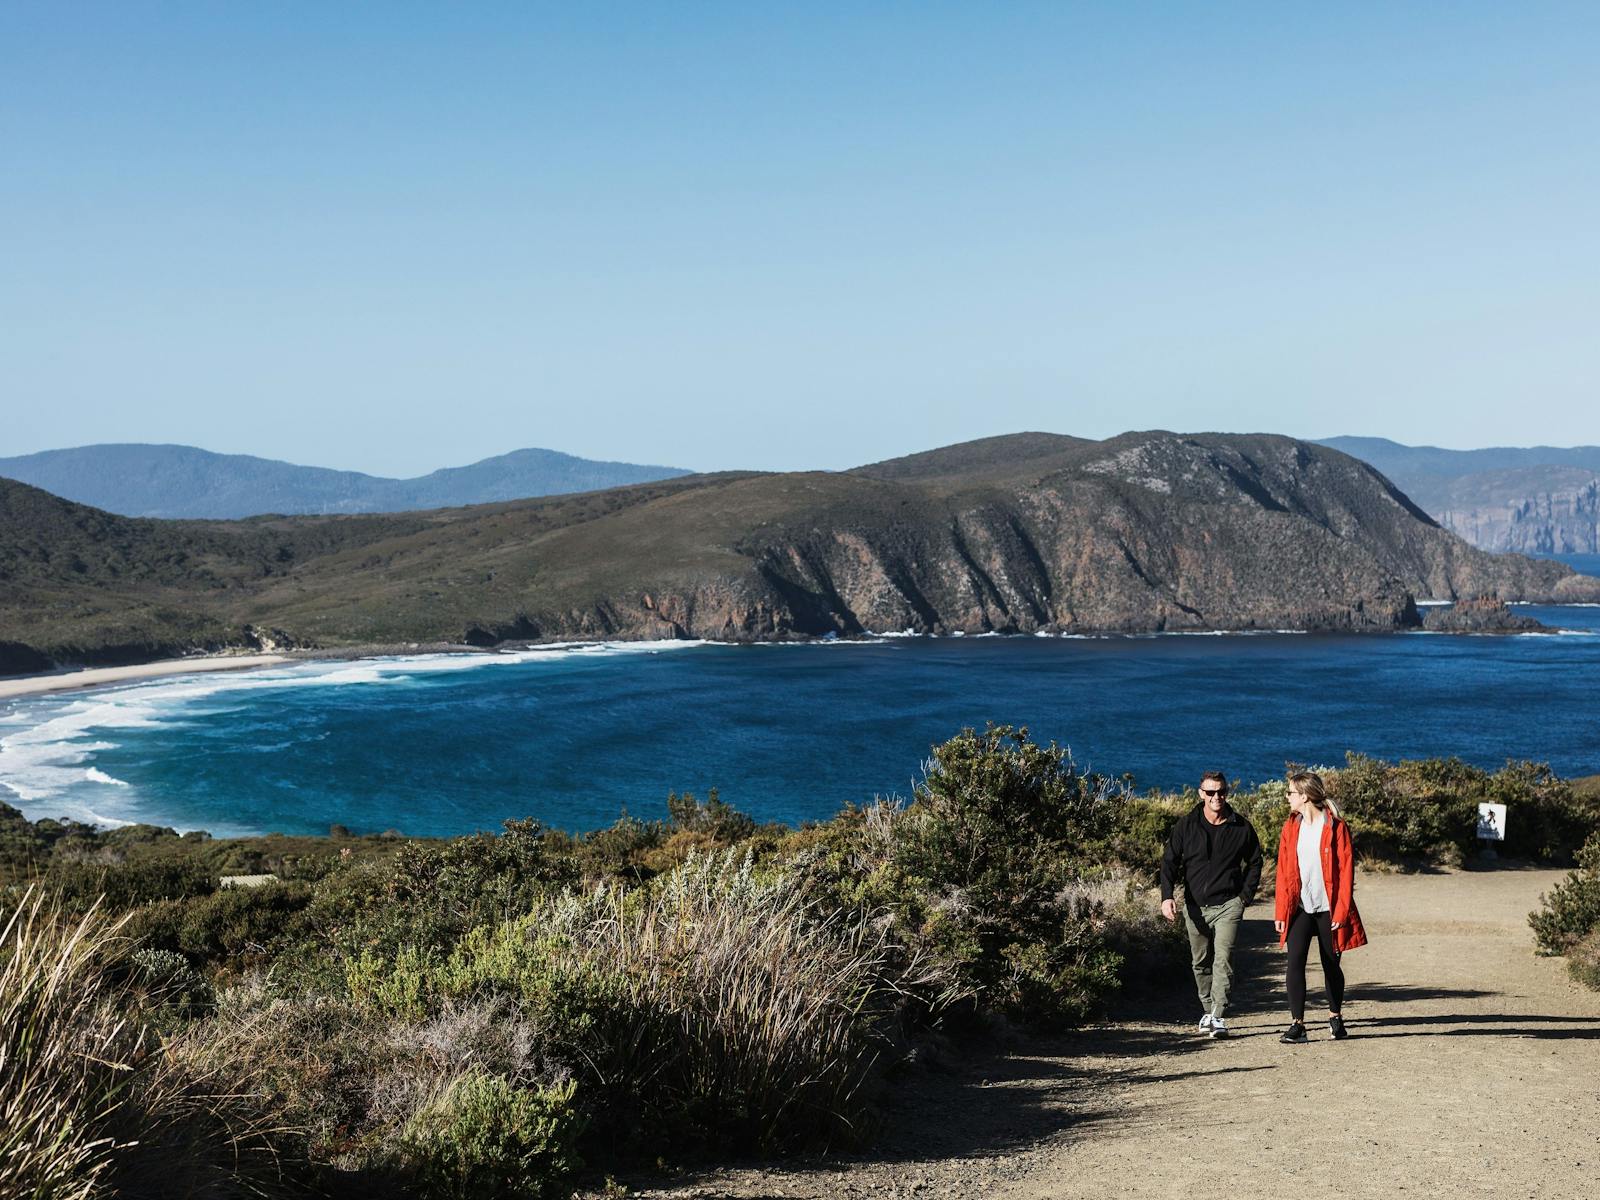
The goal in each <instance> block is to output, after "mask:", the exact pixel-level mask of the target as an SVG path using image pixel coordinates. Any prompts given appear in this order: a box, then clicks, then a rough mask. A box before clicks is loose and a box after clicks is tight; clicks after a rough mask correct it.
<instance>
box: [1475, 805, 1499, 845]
mask: <svg viewBox="0 0 1600 1200" xmlns="http://www.w3.org/2000/svg"><path fill="white" fill-rule="evenodd" d="M1478 837H1479V838H1480V839H1481V840H1483V841H1485V842H1503V841H1505V840H1506V806H1505V805H1504V804H1480V805H1478Z"/></svg>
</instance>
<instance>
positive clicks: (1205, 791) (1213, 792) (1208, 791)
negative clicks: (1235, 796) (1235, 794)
mask: <svg viewBox="0 0 1600 1200" xmlns="http://www.w3.org/2000/svg"><path fill="white" fill-rule="evenodd" d="M1200 794H1201V795H1202V796H1226V795H1227V794H1228V789H1227V788H1201V789H1200Z"/></svg>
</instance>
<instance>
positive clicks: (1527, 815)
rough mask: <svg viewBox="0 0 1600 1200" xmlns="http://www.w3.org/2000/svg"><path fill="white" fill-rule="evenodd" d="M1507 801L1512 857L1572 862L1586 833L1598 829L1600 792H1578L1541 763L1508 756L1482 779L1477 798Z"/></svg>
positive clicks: (1503, 847)
mask: <svg viewBox="0 0 1600 1200" xmlns="http://www.w3.org/2000/svg"><path fill="white" fill-rule="evenodd" d="M1480 798H1481V799H1482V800H1484V801H1487V802H1490V803H1494V804H1504V805H1505V806H1506V826H1507V828H1506V840H1505V842H1504V843H1503V844H1502V845H1501V847H1500V849H1501V851H1502V852H1503V853H1504V854H1506V855H1508V856H1509V857H1511V858H1527V859H1535V860H1538V861H1542V862H1555V863H1570V862H1572V861H1574V856H1575V854H1576V852H1577V851H1578V849H1579V847H1581V846H1582V845H1583V843H1584V839H1585V838H1587V837H1588V836H1589V834H1591V833H1593V832H1596V831H1600V797H1594V796H1590V795H1587V794H1584V793H1581V792H1579V791H1578V790H1577V789H1575V788H1574V787H1573V786H1572V784H1571V783H1569V782H1568V781H1567V780H1565V779H1562V778H1560V777H1559V776H1558V775H1556V774H1555V772H1553V771H1551V769H1550V767H1549V766H1548V765H1547V764H1545V763H1534V762H1516V761H1512V762H1508V763H1506V765H1505V766H1504V767H1503V768H1501V769H1500V770H1499V771H1496V772H1495V773H1494V774H1493V775H1490V776H1488V777H1487V778H1486V779H1485V780H1484V787H1483V791H1482V793H1481V797H1480V796H1474V797H1473V801H1474V809H1476V806H1477V802H1478V800H1479V799H1480Z"/></svg>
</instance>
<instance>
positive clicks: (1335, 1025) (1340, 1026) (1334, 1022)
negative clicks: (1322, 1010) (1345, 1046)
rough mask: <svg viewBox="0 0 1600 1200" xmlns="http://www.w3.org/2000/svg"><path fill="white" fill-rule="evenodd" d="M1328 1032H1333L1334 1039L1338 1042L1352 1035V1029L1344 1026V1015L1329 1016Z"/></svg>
mask: <svg viewBox="0 0 1600 1200" xmlns="http://www.w3.org/2000/svg"><path fill="white" fill-rule="evenodd" d="M1328 1032H1329V1033H1331V1034H1333V1040H1334V1041H1336V1042H1337V1041H1341V1040H1343V1039H1344V1038H1347V1037H1349V1036H1350V1031H1349V1030H1348V1029H1346V1028H1345V1027H1344V1018H1343V1017H1329V1018H1328Z"/></svg>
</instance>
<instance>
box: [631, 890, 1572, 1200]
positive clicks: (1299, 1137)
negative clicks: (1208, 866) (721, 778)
mask: <svg viewBox="0 0 1600 1200" xmlns="http://www.w3.org/2000/svg"><path fill="white" fill-rule="evenodd" d="M1561 876H1562V872H1559V871H1527V870H1504V871H1495V872H1463V873H1457V874H1447V875H1410V876H1397V875H1388V876H1385V875H1375V876H1364V877H1363V878H1362V880H1361V884H1360V887H1359V890H1358V892H1357V896H1358V899H1359V900H1360V903H1361V911H1362V915H1363V917H1364V918H1365V920H1366V924H1367V927H1368V930H1369V932H1370V934H1371V936H1372V944H1371V945H1370V946H1368V947H1367V948H1365V949H1363V950H1359V951H1356V952H1354V953H1351V954H1349V955H1347V956H1346V958H1345V973H1346V977H1347V979H1348V981H1349V983H1348V989H1349V990H1348V994H1347V999H1346V1003H1345V1015H1346V1019H1347V1020H1348V1021H1349V1024H1350V1030H1351V1037H1350V1039H1349V1040H1348V1041H1345V1042H1340V1043H1335V1042H1333V1041H1331V1040H1330V1039H1329V1038H1328V1036H1327V1026H1326V1023H1325V1022H1323V1021H1320V1020H1317V1018H1318V1017H1319V1016H1320V1015H1321V1013H1322V1011H1323V1010H1322V1009H1319V1008H1318V1005H1319V1004H1320V1003H1321V1002H1322V995H1321V991H1320V977H1319V976H1318V974H1317V973H1316V970H1315V965H1314V962H1315V954H1313V955H1312V958H1313V968H1312V972H1311V977H1310V983H1311V988H1312V996H1311V1005H1310V1008H1309V1009H1308V1012H1307V1016H1308V1018H1311V1022H1310V1023H1311V1032H1312V1037H1313V1041H1312V1042H1311V1044H1310V1045H1306V1046H1283V1045H1280V1044H1279V1043H1278V1041H1277V1036H1278V1034H1279V1033H1280V1032H1281V1031H1282V1029H1283V1028H1284V1026H1285V1024H1286V1023H1287V1018H1286V1016H1285V1015H1284V1008H1283V999H1282V996H1283V991H1282V979H1281V970H1282V958H1281V956H1280V954H1279V952H1278V950H1277V939H1276V936H1275V935H1274V934H1273V933H1272V923H1271V912H1270V910H1269V909H1268V908H1267V907H1266V906H1264V905H1259V904H1258V905H1256V906H1255V907H1254V908H1253V909H1251V910H1250V912H1249V913H1248V914H1247V918H1246V921H1247V930H1246V933H1245V934H1242V936H1241V948H1240V951H1239V952H1238V953H1239V954H1240V955H1242V964H1241V965H1242V966H1243V968H1244V973H1243V978H1242V980H1241V984H1242V986H1241V987H1240V988H1239V993H1240V999H1239V1003H1238V1004H1237V1005H1236V1006H1235V1007H1236V1012H1235V1014H1232V1015H1231V1016H1230V1025H1231V1026H1232V1028H1233V1033H1234V1036H1233V1038H1231V1039H1230V1040H1229V1041H1227V1042H1209V1041H1205V1040H1202V1039H1200V1038H1199V1037H1197V1036H1196V1035H1195V1034H1194V1033H1193V1032H1191V1030H1192V1028H1193V1020H1192V1017H1193V1016H1198V1012H1196V1013H1194V1014H1193V1015H1192V1016H1191V1014H1190V1013H1189V1011H1188V1008H1189V1007H1196V1006H1194V1005H1193V1004H1192V1001H1191V1003H1190V1004H1189V1005H1186V1006H1182V1007H1179V1008H1173V1009H1168V1010H1165V1011H1159V1012H1152V1013H1149V1014H1145V1015H1143V1016H1142V1019H1139V1020H1136V1021H1130V1022H1128V1023H1124V1024H1118V1025H1113V1026H1107V1027H1104V1028H1099V1029H1092V1030H1085V1031H1083V1032H1081V1033H1077V1034H1074V1035H1071V1036H1069V1037H1064V1038H1060V1039H1054V1040H1052V1041H1051V1042H1049V1043H1031V1044H1029V1045H1028V1046H1027V1047H1026V1048H1024V1049H1022V1050H1019V1051H1018V1052H1014V1053H1011V1054H1007V1055H1004V1056H996V1057H984V1058H982V1059H968V1060H965V1061H962V1062H959V1063H958V1064H956V1065H955V1066H953V1067H951V1068H950V1069H948V1070H947V1071H944V1072H935V1071H932V1070H921V1071H915V1072H913V1074H914V1075H915V1076H916V1077H917V1078H916V1079H915V1080H914V1081H913V1082H911V1083H910V1084H909V1085H908V1086H907V1087H905V1088H903V1089H902V1091H901V1094H900V1096H899V1098H898V1099H897V1101H896V1103H895V1107H894V1109H893V1110H892V1111H891V1112H890V1113H889V1129H888V1132H887V1134H886V1136H885V1137H884V1138H883V1139H882V1140H881V1141H880V1143H879V1144H878V1145H877V1146H876V1147H875V1148H874V1150H873V1151H871V1152H869V1153H868V1154H866V1155H863V1156H861V1157H860V1158H857V1159H853V1160H849V1161H842V1162H841V1161H835V1162H832V1163H827V1164H812V1165H803V1164H796V1165H793V1166H786V1167H784V1168H782V1169H778V1170H764V1169H757V1168H748V1169H733V1170H723V1171H718V1172H715V1173H713V1174H709V1175H703V1176H699V1177H694V1178H687V1177H686V1178H684V1179H682V1180H679V1181H677V1182H676V1183H674V1184H673V1185H671V1186H662V1185H661V1184H660V1182H659V1181H657V1183H656V1184H655V1185H654V1186H653V1187H647V1188H645V1189H644V1191H643V1192H642V1194H643V1195H646V1196H652V1197H663V1198H665V1197H676V1198H688V1197H729V1198H732V1197H739V1198H741V1200H757V1198H764V1197H771V1196H786V1197H818V1198H821V1197H834V1196H857V1195H861V1196H882V1197H890V1196H893V1197H913V1196H915V1197H933V1196H941V1197H943V1196H950V1197H967V1196H970V1197H978V1196H984V1197H989V1196H995V1197H1005V1198H1008V1200H1036V1198H1037V1200H1044V1198H1047V1197H1048V1198H1050V1200H1055V1198H1057V1197H1085V1198H1095V1197H1161V1198H1166V1197H1173V1198H1179V1197H1181V1198H1182V1200H1191V1198H1192V1197H1197V1196H1206V1195H1215V1196H1229V1197H1236V1198H1250V1197H1273V1198H1274V1200H1278V1198H1280V1197H1283V1196H1285V1195H1291V1196H1293V1195H1299V1196H1315V1195H1319V1194H1324V1193H1328V1194H1335V1195H1343V1196H1369V1195H1370V1196H1378V1195H1381V1196H1385V1197H1404V1196H1425V1195H1426V1196H1436V1195H1444V1196H1467V1197H1476V1196H1485V1197H1487V1196H1493V1197H1509V1196H1529V1197H1539V1198H1540V1200H1568V1198H1571V1200H1580V1198H1582V1200H1592V1198H1593V1197H1596V1196H1600V994H1597V993H1595V992H1591V991H1587V990H1584V989H1582V988H1580V987H1578V986H1577V985H1576V984H1575V983H1573V982H1572V981H1571V980H1570V979H1569V978H1568V976H1567V973H1566V970H1565V965H1564V964H1563V963H1562V962H1561V961H1559V960H1549V959H1539V958H1535V957H1534V956H1533V953H1532V938H1531V935H1530V934H1529V931H1528V927H1527V914H1528V912H1529V911H1530V910H1531V909H1532V908H1534V907H1535V906H1536V904H1537V901H1538V896H1539V893H1540V892H1541V891H1544V890H1547V889H1548V888H1549V887H1551V886H1552V885H1553V884H1554V883H1555V882H1556V881H1557V880H1558V879H1560V878H1561ZM1185 994H1187V993H1185Z"/></svg>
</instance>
